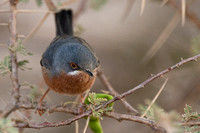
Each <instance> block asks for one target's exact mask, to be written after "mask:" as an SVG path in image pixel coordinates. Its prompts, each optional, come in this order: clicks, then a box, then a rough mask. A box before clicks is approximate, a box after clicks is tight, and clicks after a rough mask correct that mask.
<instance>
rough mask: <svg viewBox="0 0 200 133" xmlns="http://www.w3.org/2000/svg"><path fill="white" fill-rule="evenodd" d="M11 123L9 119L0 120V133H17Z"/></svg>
mask: <svg viewBox="0 0 200 133" xmlns="http://www.w3.org/2000/svg"><path fill="white" fill-rule="evenodd" d="M13 124H14V123H13V121H11V120H10V119H4V118H1V119H0V133H18V129H17V128H15V127H13Z"/></svg>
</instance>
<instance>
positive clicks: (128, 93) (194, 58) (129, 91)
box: [95, 54, 200, 110]
mask: <svg viewBox="0 0 200 133" xmlns="http://www.w3.org/2000/svg"><path fill="white" fill-rule="evenodd" d="M198 58H200V54H198V55H196V56H193V57H190V58H187V59H184V60H181V61H180V62H178V63H176V64H175V65H173V66H171V67H169V68H167V69H165V70H163V71H161V72H159V73H157V74H156V75H152V76H151V77H150V78H148V79H147V80H145V81H144V82H142V83H141V84H139V85H138V86H136V87H134V88H132V89H130V90H128V91H126V92H124V93H122V94H120V95H118V96H115V97H114V98H113V99H111V100H110V101H108V102H106V103H105V104H103V105H101V106H99V107H97V108H96V109H95V110H98V109H100V108H103V107H105V106H107V105H109V104H110V103H113V102H115V101H117V100H121V99H122V98H124V97H126V96H128V95H130V94H131V93H133V92H135V91H136V90H138V89H140V88H144V86H145V85H147V84H148V83H150V82H152V81H153V80H155V79H157V78H159V77H163V75H165V74H166V73H168V72H170V71H172V70H174V69H176V68H178V67H180V66H182V65H183V64H186V63H188V62H190V61H197V59H198Z"/></svg>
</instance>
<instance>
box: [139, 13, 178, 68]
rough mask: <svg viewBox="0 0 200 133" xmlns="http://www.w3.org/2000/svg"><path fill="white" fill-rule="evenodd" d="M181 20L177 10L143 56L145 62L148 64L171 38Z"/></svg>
mask: <svg viewBox="0 0 200 133" xmlns="http://www.w3.org/2000/svg"><path fill="white" fill-rule="evenodd" d="M179 21H180V15H179V13H178V12H176V13H175V14H174V16H173V17H172V19H171V20H170V21H169V23H168V24H167V26H166V27H165V29H164V30H163V31H162V33H161V34H160V35H159V37H158V38H157V39H156V41H155V42H154V44H153V45H152V46H151V48H150V49H149V50H148V52H147V53H146V54H145V56H144V57H143V59H142V63H143V64H147V63H148V62H149V61H150V60H151V59H152V58H153V56H154V55H155V54H156V53H157V51H158V50H159V49H160V48H161V47H162V45H163V44H164V43H165V41H166V40H167V38H169V36H170V34H171V33H172V32H173V31H174V29H175V28H176V26H177V24H178V22H179Z"/></svg>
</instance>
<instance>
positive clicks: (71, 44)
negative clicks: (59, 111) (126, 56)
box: [39, 9, 100, 103]
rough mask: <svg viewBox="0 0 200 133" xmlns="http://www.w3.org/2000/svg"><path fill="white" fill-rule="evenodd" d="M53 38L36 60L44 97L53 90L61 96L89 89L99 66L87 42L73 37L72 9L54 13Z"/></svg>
mask: <svg viewBox="0 0 200 133" xmlns="http://www.w3.org/2000/svg"><path fill="white" fill-rule="evenodd" d="M54 16H55V26H56V37H55V38H54V39H53V40H52V41H51V43H50V45H49V46H48V47H47V49H46V51H45V52H44V53H43V55H42V59H41V61H40V64H41V69H42V70H41V71H42V75H43V79H44V81H45V83H46V85H47V86H48V89H47V91H46V92H45V93H44V94H43V96H42V97H41V99H40V101H39V103H42V101H43V99H44V97H45V96H46V94H47V93H48V92H49V90H53V91H55V92H57V93H60V94H63V95H81V94H83V93H84V92H86V91H88V90H90V89H91V88H92V86H93V84H94V81H95V79H96V73H97V70H98V68H99V66H100V62H99V59H98V58H97V56H96V55H95V53H94V52H93V50H92V48H91V47H90V45H89V44H88V43H87V42H86V41H85V40H84V39H82V38H80V37H77V36H74V33H73V12H72V10H71V9H68V10H66V9H62V10H60V11H59V12H57V13H55V15H54Z"/></svg>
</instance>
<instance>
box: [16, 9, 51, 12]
mask: <svg viewBox="0 0 200 133" xmlns="http://www.w3.org/2000/svg"><path fill="white" fill-rule="evenodd" d="M16 12H17V13H54V11H48V10H26V9H20V10H17V11H16Z"/></svg>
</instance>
